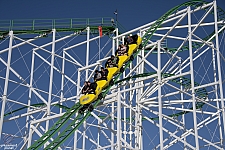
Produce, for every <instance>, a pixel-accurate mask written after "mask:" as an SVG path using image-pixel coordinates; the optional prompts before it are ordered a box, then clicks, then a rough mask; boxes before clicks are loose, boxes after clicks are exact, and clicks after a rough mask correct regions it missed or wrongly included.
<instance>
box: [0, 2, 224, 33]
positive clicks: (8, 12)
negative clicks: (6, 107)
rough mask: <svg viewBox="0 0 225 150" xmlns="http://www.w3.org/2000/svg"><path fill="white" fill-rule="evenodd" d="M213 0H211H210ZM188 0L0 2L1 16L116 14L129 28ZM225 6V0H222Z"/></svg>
mask: <svg viewBox="0 0 225 150" xmlns="http://www.w3.org/2000/svg"><path fill="white" fill-rule="evenodd" d="M207 1H208V2H210V1H209V0H207ZM183 2H186V1H185V0H140V1H137V0H136V1H135V0H129V1H128V0H123V1H121V0H48V1H46V0H39V1H34V0H31V1H29V0H19V1H18V0H14V1H12V0H11V1H7V0H1V1H0V14H1V15H0V19H1V20H2V19H6V20H8V19H59V18H96V17H115V15H114V14H113V12H114V11H115V10H116V9H117V10H118V20H119V22H120V23H121V24H122V25H123V26H124V27H125V28H126V29H127V30H129V29H133V28H135V27H138V26H141V25H143V24H146V23H148V22H151V21H152V20H156V19H157V18H159V17H160V16H161V15H163V14H164V13H165V12H167V11H168V10H169V9H171V8H172V7H174V6H176V5H179V4H181V3H183ZM217 3H218V5H219V6H220V7H222V8H225V1H224V0H218V1H217Z"/></svg>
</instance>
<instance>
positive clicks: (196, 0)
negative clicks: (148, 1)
mask: <svg viewBox="0 0 225 150" xmlns="http://www.w3.org/2000/svg"><path fill="white" fill-rule="evenodd" d="M204 3H206V2H204V1H200V0H193V1H189V2H186V3H183V4H181V5H178V6H176V7H174V8H172V9H171V10H169V11H168V12H167V13H165V14H164V15H163V16H162V17H160V18H159V19H158V20H157V21H156V22H155V23H154V24H153V25H152V26H151V27H150V28H149V30H148V31H147V32H146V33H145V35H144V36H143V37H142V38H143V42H142V45H143V47H145V46H146V45H147V44H148V40H149V39H150V38H151V37H152V36H153V33H154V32H155V31H156V30H157V28H158V27H160V25H161V23H162V22H163V21H164V20H166V19H167V17H168V16H169V15H171V14H172V13H174V12H176V11H177V10H178V9H179V8H181V7H184V6H193V7H198V6H200V5H202V4H204ZM224 14H225V13H224V12H223V11H222V13H221V16H222V15H224ZM220 18H221V17H220ZM223 18H224V16H223ZM199 46H200V45H199ZM140 51H141V49H138V50H137V52H136V53H135V54H133V55H134V57H136V56H137V55H138V53H139V52H140ZM131 62H132V61H128V62H127V63H126V65H125V67H124V69H126V68H127V67H128V66H129V65H130V63H131ZM121 75H122V73H120V74H118V75H117V76H116V77H115V79H114V84H116V83H117V82H118V79H119V78H120V77H121ZM164 76H165V77H166V76H170V75H169V74H164ZM182 80H183V81H182V83H181V82H180V78H179V79H174V82H177V83H179V84H183V85H185V86H187V87H188V86H190V79H186V78H183V79H182ZM198 85H199V84H198V83H196V84H195V86H198ZM111 87H112V86H111V85H110V86H108V87H107V88H106V89H105V90H104V91H103V92H102V95H103V98H104V97H105V96H106V95H107V93H108V92H109V90H110V88H111ZM206 93H207V92H206V90H205V89H204V88H202V89H199V90H197V91H196V94H197V96H198V97H199V98H206V97H207V94H206ZM100 101H101V100H100V99H98V100H96V102H95V103H94V104H93V106H94V108H96V107H97V105H98V104H99V102H100ZM203 105H204V103H197V104H196V107H197V108H201V107H202V106H203ZM81 107H82V106H81V105H80V104H79V103H77V104H75V105H74V106H73V107H71V108H70V109H69V110H68V111H66V112H65V114H64V115H63V116H62V117H61V118H60V119H59V120H58V121H57V122H56V123H55V124H54V126H52V127H51V128H50V129H49V130H48V131H47V132H46V133H45V134H44V135H43V136H42V137H41V138H40V139H39V140H37V141H36V142H35V143H33V145H32V146H31V147H29V148H28V150H34V149H39V148H40V147H41V146H42V145H43V144H45V143H46V142H47V141H48V140H49V139H50V138H51V137H52V136H53V135H54V134H56V133H57V132H58V131H59V130H60V129H61V127H62V126H63V125H64V124H65V123H67V121H68V120H69V118H70V117H71V116H72V115H74V114H75V113H76V112H78V110H79V109H80V108H81ZM190 109H192V108H190ZM185 113H187V112H181V113H177V114H173V115H171V116H179V115H182V114H185ZM84 114H85V115H83V114H77V116H76V117H75V118H74V120H73V121H72V122H71V123H70V124H69V125H68V126H67V128H66V129H65V130H64V131H62V132H61V133H60V135H58V137H57V138H55V139H54V140H53V141H52V142H51V143H50V144H49V145H48V146H47V147H46V148H45V149H46V150H52V149H57V147H59V146H60V145H61V144H62V143H63V142H64V141H65V140H66V139H67V138H69V137H70V135H71V134H72V133H73V132H74V131H75V130H77V129H78V128H79V127H80V125H82V124H83V122H84V121H85V120H86V119H87V117H89V116H90V115H91V112H90V111H88V110H86V112H85V113H84ZM152 119H154V118H152ZM155 119H157V118H155Z"/></svg>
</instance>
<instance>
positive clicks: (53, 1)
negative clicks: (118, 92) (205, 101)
mask: <svg viewBox="0 0 225 150" xmlns="http://www.w3.org/2000/svg"><path fill="white" fill-rule="evenodd" d="M207 1H208V0H207ZM183 2H186V1H185V0H139V1H138V0H135V1H134V0H130V1H128V0H123V1H122V0H114V1H113V0H49V1H46V0H36V1H34V0H14V1H12V0H11V1H10V0H0V20H14V19H61V18H101V17H102V18H104V17H114V18H115V15H114V14H113V12H114V11H115V10H116V9H117V11H118V21H119V22H120V23H121V24H122V25H123V26H124V27H125V29H126V30H130V29H133V28H136V27H138V26H141V25H144V24H146V23H149V22H151V21H153V20H157V19H158V18H159V17H160V16H162V15H163V14H164V13H165V12H167V11H168V10H169V9H171V8H173V7H174V6H176V5H179V4H181V3H183ZM208 2H210V1H208ZM217 3H218V6H219V7H221V8H223V10H225V0H217ZM17 55H19V53H18V54H17ZM39 73H40V74H41V73H42V72H39ZM37 76H39V74H37ZM39 84H40V83H39ZM46 84H47V83H46ZM2 85H4V84H3V82H1V86H2ZM46 86H47V85H46ZM21 90H23V89H21ZM46 99H47V96H46ZM6 128H7V127H6ZM156 130H157V129H156Z"/></svg>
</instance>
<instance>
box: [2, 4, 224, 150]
mask: <svg viewBox="0 0 225 150" xmlns="http://www.w3.org/2000/svg"><path fill="white" fill-rule="evenodd" d="M99 27H100V28H101V30H102V31H101V32H102V35H99V32H100V30H99ZM224 29H225V12H224V11H223V10H222V9H221V8H220V7H218V6H217V4H216V1H213V2H210V3H208V2H204V1H201V0H192V1H188V2H185V3H183V4H180V5H178V6H175V7H174V8H172V9H170V10H169V11H167V12H166V13H165V14H164V15H162V16H161V17H160V18H159V19H158V20H155V21H152V22H150V23H148V24H146V25H143V26H140V27H138V28H135V29H133V30H130V31H124V29H123V28H122V26H120V24H119V23H118V24H117V26H115V24H112V21H111V18H100V19H61V20H60V19H59V20H57V19H55V20H25V21H23V20H13V21H12V20H11V21H0V37H1V41H0V66H1V67H0V68H2V69H1V71H0V79H1V80H0V81H1V82H0V88H1V95H2V96H1V98H2V101H1V106H2V107H1V120H0V134H1V136H0V138H1V139H3V138H4V137H12V138H11V139H13V140H11V141H10V143H7V144H11V145H12V144H15V143H16V146H17V148H18V149H28V150H37V149H45V150H52V149H61V150H64V149H96V150H103V149H113V150H114V149H129V150H130V149H224V139H223V137H224V134H225V125H224V124H225V113H224V112H225V111H224V100H223V93H224V90H223V85H224V83H223V82H224V76H223V72H224V66H225V65H224V63H225V58H224V55H223V51H224V48H225V42H224V39H225V38H224V37H225V36H224V35H225V30H224ZM128 35H138V36H137V37H138V38H137V39H136V43H135V44H128V55H123V56H118V58H119V62H118V63H117V66H116V67H107V69H108V71H109V72H108V76H107V80H100V81H96V83H97V88H96V89H95V93H94V94H91V93H88V94H86V95H82V94H81V90H82V87H83V83H84V81H90V80H93V79H92V78H93V75H94V72H95V70H98V69H99V68H100V67H101V66H104V63H105V62H106V61H107V60H108V59H109V58H110V56H111V55H114V54H115V52H116V49H117V48H118V47H119V45H120V44H124V43H125V37H127V36H128ZM96 43H97V44H96ZM81 49H82V50H81ZM85 50H86V51H85ZM90 56H92V58H90ZM84 60H85V62H83V61H84ZM24 66H25V67H24ZM3 144H4V143H3Z"/></svg>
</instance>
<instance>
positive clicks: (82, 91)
mask: <svg viewBox="0 0 225 150" xmlns="http://www.w3.org/2000/svg"><path fill="white" fill-rule="evenodd" d="M88 83H90V81H85V82H84V87H83V88H82V90H81V93H82V94H84V95H86V94H87V93H88V90H89V84H88Z"/></svg>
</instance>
